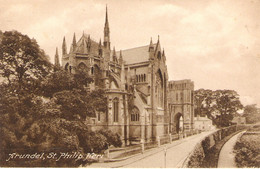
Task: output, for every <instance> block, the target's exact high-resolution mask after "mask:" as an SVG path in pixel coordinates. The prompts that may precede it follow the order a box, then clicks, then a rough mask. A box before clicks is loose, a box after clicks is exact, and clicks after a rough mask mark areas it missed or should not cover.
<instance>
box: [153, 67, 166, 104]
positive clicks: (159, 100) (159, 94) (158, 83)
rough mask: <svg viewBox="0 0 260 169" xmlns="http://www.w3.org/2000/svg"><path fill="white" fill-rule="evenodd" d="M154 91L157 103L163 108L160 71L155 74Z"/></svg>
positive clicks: (162, 87)
mask: <svg viewBox="0 0 260 169" xmlns="http://www.w3.org/2000/svg"><path fill="white" fill-rule="evenodd" d="M155 89H157V91H155V92H156V93H157V103H159V106H160V107H163V103H164V85H163V76H162V73H161V70H160V69H159V70H158V71H157V73H156V86H155Z"/></svg>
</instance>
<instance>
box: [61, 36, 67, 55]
mask: <svg viewBox="0 0 260 169" xmlns="http://www.w3.org/2000/svg"><path fill="white" fill-rule="evenodd" d="M66 54H67V45H66V39H65V36H64V38H63V42H62V55H66Z"/></svg>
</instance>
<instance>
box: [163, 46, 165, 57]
mask: <svg viewBox="0 0 260 169" xmlns="http://www.w3.org/2000/svg"><path fill="white" fill-rule="evenodd" d="M162 55H163V56H165V53H164V48H163V52H162Z"/></svg>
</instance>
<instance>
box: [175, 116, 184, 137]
mask: <svg viewBox="0 0 260 169" xmlns="http://www.w3.org/2000/svg"><path fill="white" fill-rule="evenodd" d="M174 124H175V125H174V129H173V131H175V132H176V133H182V132H183V115H182V114H181V113H177V114H176V115H175V116H174Z"/></svg>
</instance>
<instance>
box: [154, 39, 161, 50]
mask: <svg viewBox="0 0 260 169" xmlns="http://www.w3.org/2000/svg"><path fill="white" fill-rule="evenodd" d="M158 50H161V46H160V36H159V35H158V41H157V44H156V49H155V51H156V52H157V51H158Z"/></svg>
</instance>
